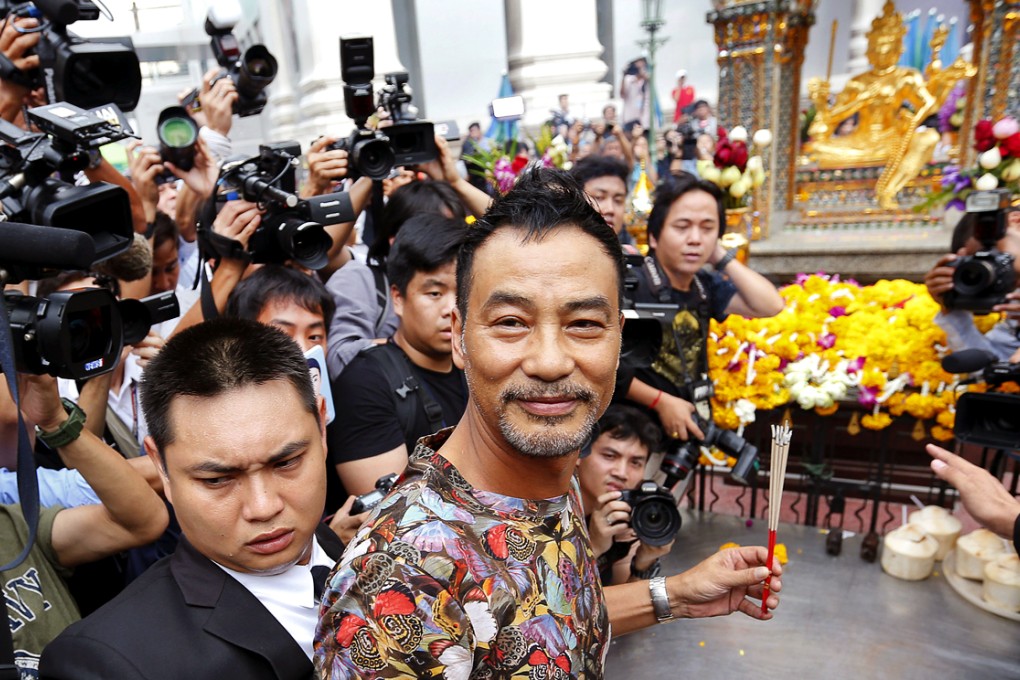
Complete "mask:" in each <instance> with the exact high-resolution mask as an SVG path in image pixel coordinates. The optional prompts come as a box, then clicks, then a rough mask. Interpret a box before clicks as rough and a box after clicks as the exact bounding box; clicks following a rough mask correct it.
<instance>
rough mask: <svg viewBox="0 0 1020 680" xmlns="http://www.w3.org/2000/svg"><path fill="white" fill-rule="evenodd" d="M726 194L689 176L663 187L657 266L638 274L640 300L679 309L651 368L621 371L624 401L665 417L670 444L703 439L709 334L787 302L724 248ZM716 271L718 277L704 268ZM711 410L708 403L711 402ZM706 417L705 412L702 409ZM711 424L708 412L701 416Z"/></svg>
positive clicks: (653, 233)
mask: <svg viewBox="0 0 1020 680" xmlns="http://www.w3.org/2000/svg"><path fill="white" fill-rule="evenodd" d="M725 222H726V213H725V210H724V208H723V195H722V193H721V191H720V189H719V187H717V186H716V185H715V184H712V183H711V182H707V181H705V180H700V179H698V178H696V177H694V176H693V175H684V176H681V177H677V178H674V179H669V180H666V181H665V182H663V183H662V184H661V185H660V186H659V187H658V188H657V189H656V192H655V205H654V206H653V208H652V212H651V214H650V215H649V216H648V241H649V245H650V246H651V247H652V248H653V249H654V253H653V255H652V257H651V258H650V260H651V261H650V262H646V265H650V266H645V267H642V268H641V269H640V270H639V274H638V278H639V285H638V288H637V290H636V291H634V293H633V298H634V299H635V301H636V302H652V303H665V304H672V305H676V306H677V307H678V308H679V311H677V313H676V315H675V316H674V318H673V323H672V327H669V326H664V327H663V328H662V346H661V348H660V350H659V354H658V356H656V357H655V359H654V360H653V361H652V362H651V364H650V365H647V366H621V370H620V376H619V377H618V380H617V392H618V395H617V398H618V399H622V398H626V399H628V400H630V401H632V402H634V403H636V404H638V405H639V406H644V407H645V408H647V409H649V410H650V411H652V412H654V413H655V415H656V416H658V418H659V421H660V422H661V423H662V428H663V432H664V433H665V435H666V437H667V438H671V439H680V440H687V439H688V433H689V432H690V433H692V434H694V435H695V436H696V437H697V438H698V439H699V440H700V439H701V438H702V436H703V433H702V432H701V430H700V428H698V426H697V423H696V422H695V420H694V413H695V404H694V403H692V402H693V401H694V396H695V395H693V394H692V393H691V392H692V386H694V385H696V384H697V383H698V382H699V381H700V382H701V383H702V384H707V380H708V354H707V349H708V329H709V324H710V322H711V320H712V319H716V320H718V321H721V320H723V319H725V318H726V317H727V316H728V315H729V314H740V315H742V316H746V317H751V318H754V317H768V316H774V315H776V314H778V313H779V312H780V311H782V309H783V304H784V303H783V298H782V296H780V295H779V292H778V291H777V290H776V288H775V286H773V285H772V284H771V283H769V281H768V279H766V278H765V277H763V276H762V275H761V274H758V273H757V272H755V271H754V270H752V269H750V268H749V267H747V266H746V265H743V264H741V263H740V262H738V261H737V260H736V259H734V253H733V252H727V250H726V249H725V248H723V247H722V245H721V244H720V243H719V237H720V236H721V235H722V232H723V229H724V228H725ZM705 265H711V266H712V271H708V270H706V269H705ZM706 408H707V404H706ZM699 412H700V410H699ZM700 415H701V416H702V417H703V418H708V416H709V414H708V412H707V411H704V412H700Z"/></svg>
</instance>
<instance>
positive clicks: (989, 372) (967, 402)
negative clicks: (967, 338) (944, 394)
mask: <svg viewBox="0 0 1020 680" xmlns="http://www.w3.org/2000/svg"><path fill="white" fill-rule="evenodd" d="M942 368H943V369H944V370H946V371H947V372H949V373H978V372H980V376H979V377H978V378H974V379H969V380H964V381H963V383H964V384H966V383H974V382H978V380H983V381H984V382H985V383H987V384H988V385H990V386H992V387H997V386H999V385H1002V384H1003V383H1006V382H1016V383H1020V364H1013V363H1010V362H1008V361H997V359H996V356H995V355H994V354H992V353H991V352H988V351H985V350H982V349H965V350H961V351H959V352H953V353H952V354H949V355H947V356H945V357H943V358H942ZM1018 412H1020V396H1017V395H1016V394H1008V393H1004V392H985V393H981V392H967V393H966V394H963V395H961V396H960V398H959V399H958V400H957V402H956V422H955V424H954V425H953V436H955V437H956V439H957V440H958V441H961V442H968V443H971V444H976V445H978V446H987V447H992V448H999V449H1006V450H1011V451H1016V450H1020V420H1018V419H1017V417H1016V414H1017V413H1018Z"/></svg>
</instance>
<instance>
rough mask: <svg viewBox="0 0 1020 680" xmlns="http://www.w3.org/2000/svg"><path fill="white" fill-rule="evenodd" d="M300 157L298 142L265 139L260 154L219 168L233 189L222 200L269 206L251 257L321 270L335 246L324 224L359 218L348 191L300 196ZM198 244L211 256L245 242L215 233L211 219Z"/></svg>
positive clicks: (233, 253)
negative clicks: (298, 172)
mask: <svg viewBox="0 0 1020 680" xmlns="http://www.w3.org/2000/svg"><path fill="white" fill-rule="evenodd" d="M300 158H301V145H300V144H299V143H298V142H291V141H288V142H277V143H274V144H262V145H261V146H259V155H258V156H255V157H253V158H248V159H245V160H241V161H235V162H233V163H227V164H225V165H224V166H223V169H222V171H221V172H220V183H221V184H222V185H223V186H224V187H226V188H227V189H228V192H227V193H226V194H223V195H221V196H219V197H217V199H218V200H219V199H227V200H229V199H231V198H243V199H244V200H246V201H251V202H253V203H257V204H258V205H259V206H260V207H261V208H262V209H264V210H265V214H264V215H263V217H262V222H261V223H260V224H259V226H258V228H257V229H256V230H255V233H254V234H252V236H251V239H250V240H249V242H248V251H247V253H246V254H245V256H247V257H250V258H251V261H252V262H258V263H271V262H275V263H282V262H286V261H287V260H294V261H296V262H298V263H299V264H301V265H302V266H304V267H308V268H309V269H322V268H323V267H324V266H326V263H327V262H328V259H329V249H330V247H331V246H332V245H333V240H332V239H331V238H330V236H329V234H327V233H326V231H325V229H323V227H324V226H329V225H332V224H340V223H343V222H350V221H352V220H354V218H355V215H354V209H353V207H352V205H351V199H350V197H349V196H348V195H347V194H346V193H344V192H336V193H331V194H324V195H321V196H313V197H311V198H299V197H298V195H297V194H296V193H295V191H296V184H297V181H296V174H295V173H296V170H297V167H298V166H299V165H300ZM199 243H200V244H201V246H202V248H203V249H204V251H205V252H206V253H207V254H210V255H212V256H231V257H237V256H238V255H239V254H240V253H238V252H236V251H237V250H238V249H239V248H240V244H239V243H238V242H237V241H235V240H234V239H231V238H227V237H225V236H221V235H219V234H216V233H215V232H213V230H212V223H211V221H210V223H209V224H208V225H203V226H202V227H201V228H200V229H199Z"/></svg>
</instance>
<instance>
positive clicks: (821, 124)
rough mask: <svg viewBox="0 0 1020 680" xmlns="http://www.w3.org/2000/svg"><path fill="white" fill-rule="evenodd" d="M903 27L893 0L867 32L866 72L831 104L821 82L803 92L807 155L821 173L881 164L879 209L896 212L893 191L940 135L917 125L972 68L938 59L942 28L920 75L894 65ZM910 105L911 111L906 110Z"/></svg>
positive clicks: (960, 61) (915, 172) (909, 176)
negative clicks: (848, 125) (844, 129)
mask: <svg viewBox="0 0 1020 680" xmlns="http://www.w3.org/2000/svg"><path fill="white" fill-rule="evenodd" d="M905 31H906V27H905V26H904V25H903V18H902V17H901V16H900V15H899V13H898V12H896V6H895V5H894V4H893V2H892V0H887V1H886V3H885V7H884V9H883V12H882V16H880V17H878V18H876V19H875V20H874V21H873V22H872V24H871V31H869V32H868V52H867V54H868V62H869V63H870V64H871V67H872V68H871V70H869V71H865V72H864V73H861V74H859V75H856V76H853V77H852V78H851V79H850V80H849V81H847V84H846V87H844V88H843V91H842V92H840V93H839V95H838V96H837V97H836V100H835V102H834V103H833V104H832V105H831V106H830V104H829V83H828V81H825V80H822V79H821V78H812V79H811V80H810V81H808V93H809V95H810V97H811V99H812V101H813V102H814V104H815V108H816V109H817V112H818V113H817V115H816V116H815V119H814V122H813V123H812V125H811V129H810V130H809V132H810V134H811V146H810V150H809V152H808V153H809V155H810V156H811V157H812V158H813V159H814V160H815V161H816V162H817V163H818V165H819V166H820V167H822V168H843V167H868V166H877V165H884V166H885V171H884V172H883V173H882V175H881V177H879V180H878V184H877V185H876V187H875V193H876V195H877V197H878V201H879V205H880V206H881V207H882V208H885V209H894V208H896V207H897V204H896V194H897V193H898V192H899V190H900V189H902V188H903V187H904V186H905V185H906V184H907V182H909V181H910V180H911V179H913V178H914V177H916V176H917V175H918V173H919V172H920V171H921V169H922V168H923V167H924V165H925V164H927V163H928V161H930V160H931V156H932V153H933V152H934V150H935V145H936V144H937V143H938V141H939V134H938V132H936V131H935V130H925V131H922V132H918V130H917V128H918V127H919V126H920V125H921V123H922V122H923V121H924V120H925V119H926V118H927V117H928V116H930V115H931V114H932V113H933V112H934V111H936V110H938V107H939V106H940V105H941V104H942V102H943V101H944V100H945V98H946V97H947V96H948V95H949V92H950V90H951V89H952V88H953V86H954V85H955V84H956V82H957V81H958V80H960V79H962V78H970V77H972V76H973V75H974V74H975V73H976V72H977V69H976V68H975V67H974V66H973V65H972V64H969V63H968V62H966V61H964V60H963V59H962V58H958V59H957V60H956V61H955V62H953V63H952V64H951V65H950V66H948V67H946V68H942V64H941V61H940V60H939V58H938V54H939V51H940V50H941V49H942V45H943V44H944V43H945V40H946V34H947V29H945V27H942V28H940V29H939V30H938V31H937V32H936V34H935V36H934V37H933V38H932V43H931V45H932V62H931V64H930V65H929V66H928V68H927V69H926V75H927V80H926V79H925V76H923V75H922V74H921V73H919V72H918V71H917V70H916V69H913V68H909V67H905V66H899V65H898V63H899V60H900V55H901V54H902V52H903V35H904V32H905ZM904 102H908V103H909V104H910V105H911V108H912V111H908V110H907V109H906V108H904V106H903V103H904ZM854 114H857V115H858V118H859V122H858V125H857V127H856V128H855V129H854V130H853V131H852V132H850V133H849V134H846V135H843V136H835V131H836V126H837V125H838V124H839V123H840V122H841V121H843V120H845V119H847V118H849V117H851V116H853V115H854Z"/></svg>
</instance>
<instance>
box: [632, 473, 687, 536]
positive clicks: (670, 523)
mask: <svg viewBox="0 0 1020 680" xmlns="http://www.w3.org/2000/svg"><path fill="white" fill-rule="evenodd" d="M620 500H621V501H623V502H624V503H626V504H627V505H629V506H630V527H631V528H632V529H633V530H634V533H635V534H637V537H638V540H639V541H641V542H642V543H645V544H647V545H653V546H660V545H666V544H667V543H669V542H670V541H672V540H673V538H674V537H675V536H676V534H677V532H678V531H680V524H681V520H680V511H679V510H677V507H676V499H675V498H673V494H671V493H670V492H669V489H667V488H665V487H661V486H659V485H658V484H656V483H655V481H654V480H651V479H646V480H645V481H643V482H641V483H640V484H639V485H638V486H637V488H635V489H625V490H623V491H621V492H620Z"/></svg>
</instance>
